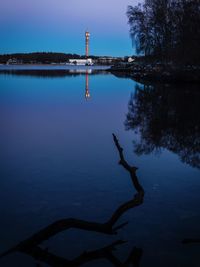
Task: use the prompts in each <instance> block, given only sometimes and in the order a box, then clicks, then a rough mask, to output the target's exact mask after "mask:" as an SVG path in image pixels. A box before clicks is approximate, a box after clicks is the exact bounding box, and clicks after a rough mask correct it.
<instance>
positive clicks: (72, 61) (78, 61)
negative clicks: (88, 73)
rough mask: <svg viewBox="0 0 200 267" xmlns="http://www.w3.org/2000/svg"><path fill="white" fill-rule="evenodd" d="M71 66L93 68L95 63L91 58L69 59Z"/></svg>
mask: <svg viewBox="0 0 200 267" xmlns="http://www.w3.org/2000/svg"><path fill="white" fill-rule="evenodd" d="M69 64H70V65H82V66H92V65H93V62H92V59H91V58H87V59H75V58H74V59H69Z"/></svg>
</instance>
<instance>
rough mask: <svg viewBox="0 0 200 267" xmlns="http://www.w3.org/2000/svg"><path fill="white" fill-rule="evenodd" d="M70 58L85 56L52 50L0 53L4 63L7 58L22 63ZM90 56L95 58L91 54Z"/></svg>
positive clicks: (62, 60) (1, 60)
mask: <svg viewBox="0 0 200 267" xmlns="http://www.w3.org/2000/svg"><path fill="white" fill-rule="evenodd" d="M70 58H77V59H81V58H85V56H80V55H77V54H65V53H53V52H36V53H16V54H5V55H0V62H1V63H6V62H7V61H8V60H9V59H16V60H17V61H19V62H20V61H21V62H23V63H25V64H26V63H42V64H49V63H52V62H54V63H64V62H68V61H69V59H70ZM91 58H95V57H93V56H91Z"/></svg>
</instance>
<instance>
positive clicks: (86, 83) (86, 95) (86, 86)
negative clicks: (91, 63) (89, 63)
mask: <svg viewBox="0 0 200 267" xmlns="http://www.w3.org/2000/svg"><path fill="white" fill-rule="evenodd" d="M88 74H89V72H88V71H86V73H85V98H86V99H88V98H90V91H89V75H88Z"/></svg>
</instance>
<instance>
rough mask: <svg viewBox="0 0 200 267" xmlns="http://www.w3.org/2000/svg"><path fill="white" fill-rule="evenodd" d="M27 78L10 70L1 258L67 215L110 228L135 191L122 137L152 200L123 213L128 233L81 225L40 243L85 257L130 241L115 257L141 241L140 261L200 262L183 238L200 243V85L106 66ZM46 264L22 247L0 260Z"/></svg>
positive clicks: (0, 86)
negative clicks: (117, 72)
mask: <svg viewBox="0 0 200 267" xmlns="http://www.w3.org/2000/svg"><path fill="white" fill-rule="evenodd" d="M18 74H19V75H17V73H14V72H13V73H12V75H11V74H9V73H1V75H0V188H1V194H0V214H1V217H0V253H1V252H4V251H6V250H7V249H10V248H11V247H13V246H15V245H16V244H18V243H19V242H21V241H23V240H24V239H26V238H28V237H30V236H31V235H32V234H33V233H35V232H37V231H39V230H40V229H41V228H43V227H45V226H47V225H48V224H50V223H53V222H54V221H56V220H59V219H64V218H70V217H72V218H77V219H81V220H87V221H93V222H99V223H104V222H105V221H106V220H108V219H109V218H110V217H111V215H112V214H113V212H114V211H115V210H116V209H117V208H118V207H119V206H120V205H122V204H123V203H125V202H127V201H129V200H131V199H132V198H133V196H134V194H135V193H136V191H135V189H134V187H133V185H132V183H131V179H130V175H129V173H128V172H127V171H126V170H124V169H123V167H122V166H120V165H118V161H119V155H118V152H117V149H116V147H115V145H114V143H113V139H112V133H115V134H116V135H117V137H118V138H119V141H120V144H121V146H122V147H123V148H124V156H125V158H126V159H127V161H128V162H129V163H130V164H131V165H134V166H137V167H138V168H139V169H138V172H137V175H138V179H139V181H140V183H141V184H142V186H143V188H144V190H145V196H144V203H143V204H142V205H140V206H138V207H136V208H132V209H129V210H127V211H126V212H124V213H123V214H122V216H121V217H120V219H119V221H118V222H117V224H116V225H119V224H121V223H123V222H127V221H128V224H127V225H126V226H124V227H123V228H122V229H121V230H119V231H118V234H117V235H114V236H113V235H106V234H102V233H96V232H92V231H90V232H89V231H83V230H78V229H70V230H67V231H64V232H61V233H59V234H58V235H56V236H54V237H52V238H50V239H49V240H48V241H45V242H43V243H42V244H41V247H42V248H48V251H49V252H52V253H54V254H56V255H57V256H60V257H65V258H67V259H74V258H75V257H77V256H79V255H80V254H82V253H83V252H84V251H93V250H97V249H101V248H103V247H105V246H107V245H110V244H111V243H113V242H115V241H116V240H125V241H127V243H125V244H123V245H119V246H117V247H116V250H115V251H113V255H114V257H116V258H115V260H120V261H121V262H125V261H126V260H127V258H128V257H129V255H130V253H131V251H132V249H133V248H134V247H137V248H140V249H141V250H140V251H142V252H143V253H142V257H141V263H140V264H141V265H140V266H141V267H143V266H144V267H146V266H148V267H149V266H154V267H157V266H158V267H159V266H162V267H165V266H166V267H169V266H172V267H173V266H174V267H175V266H178V267H179V266H181V267H182V266H184V267H186V266H188V267H189V266H190V267H198V266H200V258H199V253H200V245H198V244H190V245H183V244H182V243H181V241H182V240H183V239H184V238H200V227H199V225H200V172H199V168H200V158H199V152H200V115H199V114H200V112H199V103H200V91H199V90H198V88H197V89H196V88H193V87H192V86H191V85H188V86H179V87H177V86H176V87H172V86H169V85H168V86H164V85H155V86H145V87H144V86H143V85H140V84H137V83H136V82H134V81H132V80H130V79H125V78H119V77H116V76H114V75H111V74H108V73H104V72H100V73H98V72H93V73H92V72H89V73H84V71H81V74H80V73H76V71H70V72H66V73H64V72H63V73H61V74H55V72H52V73H49V72H48V73H47V72H44V71H41V70H40V72H38V71H37V72H35V71H33V72H29V73H24V72H23V71H21V72H20V73H18ZM89 96H90V97H89ZM36 263H37V261H36V260H34V259H33V258H32V257H31V256H28V255H26V254H24V253H18V252H15V253H12V254H10V255H8V256H6V257H4V258H2V259H0V266H3V267H7V266H20V267H21V266H30V267H31V266H36ZM40 266H46V265H45V264H44V263H41V265H40ZM84 266H119V265H113V264H111V262H110V261H109V260H107V259H105V258H100V259H98V260H95V261H91V262H90V261H89V262H88V263H85V264H84ZM135 266H136V265H135Z"/></svg>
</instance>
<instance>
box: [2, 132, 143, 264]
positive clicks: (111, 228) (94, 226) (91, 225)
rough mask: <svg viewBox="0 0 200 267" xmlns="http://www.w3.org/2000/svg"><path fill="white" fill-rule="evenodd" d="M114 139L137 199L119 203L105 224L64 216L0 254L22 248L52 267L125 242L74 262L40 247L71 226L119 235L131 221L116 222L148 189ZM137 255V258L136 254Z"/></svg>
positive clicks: (83, 261) (136, 204)
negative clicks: (144, 186) (143, 185)
mask: <svg viewBox="0 0 200 267" xmlns="http://www.w3.org/2000/svg"><path fill="white" fill-rule="evenodd" d="M113 140H114V143H115V145H116V147H117V150H118V152H119V157H120V161H119V164H120V165H122V166H123V167H124V169H125V170H127V171H128V172H129V174H130V177H131V180H132V183H133V186H134V188H135V189H136V191H137V194H135V196H134V198H133V199H131V200H130V201H128V202H125V203H123V204H122V205H121V206H119V207H118V208H117V209H116V210H115V212H114V213H113V214H112V215H111V217H110V218H109V219H108V220H107V221H106V222H105V223H97V222H89V221H84V220H79V219H74V218H67V219H61V220H58V221H56V222H54V223H52V224H50V225H48V226H47V227H45V228H43V229H42V230H40V231H39V232H37V233H35V234H34V235H32V236H31V237H30V238H28V239H26V240H24V241H22V242H20V243H19V244H18V245H16V246H15V247H13V248H11V249H10V250H8V251H6V252H5V253H3V254H2V255H0V257H3V256H6V255H8V254H10V253H12V252H15V251H20V252H23V253H26V254H29V255H31V256H33V257H34V258H36V259H38V260H41V261H44V262H46V263H48V264H50V262H52V264H53V265H51V266H69V264H70V266H79V265H81V264H83V263H85V262H86V259H88V260H87V261H89V260H92V259H93V256H92V257H91V255H94V258H95V259H96V258H98V255H100V257H101V258H102V257H104V258H105V255H108V253H107V252H108V251H109V250H111V251H112V250H113V249H114V247H115V246H116V245H119V244H121V243H123V241H117V242H115V243H113V244H112V245H110V246H108V247H105V248H103V249H100V250H97V251H95V252H94V251H93V252H87V253H84V254H82V255H81V256H79V257H78V258H76V259H74V260H73V261H68V260H67V259H64V258H61V257H57V256H56V255H54V254H52V253H49V252H47V251H46V250H43V249H41V248H40V247H39V245H40V244H41V243H42V242H43V241H45V240H47V239H49V238H50V237H52V236H54V235H56V234H58V233H60V232H62V231H65V230H68V229H70V228H77V229H82V230H87V231H94V232H99V233H104V234H108V235H113V234H117V230H119V229H120V228H122V227H123V226H125V225H126V224H127V222H126V223H122V224H120V225H117V226H116V223H117V221H118V220H119V218H120V217H121V216H122V215H123V214H124V213H125V212H126V211H127V210H128V209H131V208H134V207H136V206H139V205H141V204H142V203H143V198H144V189H143V187H142V186H141V184H140V183H139V181H138V178H137V175H136V171H137V168H136V167H133V166H130V165H129V164H128V163H127V161H126V160H125V158H124V155H123V149H122V147H121V146H120V144H119V141H118V139H117V137H116V136H115V135H114V134H113ZM105 252H106V254H105ZM102 255H103V256H102ZM133 255H134V257H135V253H134V254H133ZM106 257H107V256H106ZM113 257H114V256H112V258H113ZM131 259H132V258H131ZM109 260H110V258H109ZM115 260H116V259H115ZM48 261H50V262H48ZM54 262H56V264H57V265H55V264H54ZM58 262H60V264H59V265H58ZM67 264H68V265H67ZM73 264H74V265H73ZM116 266H119V265H116ZM120 266H121V265H120Z"/></svg>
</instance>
